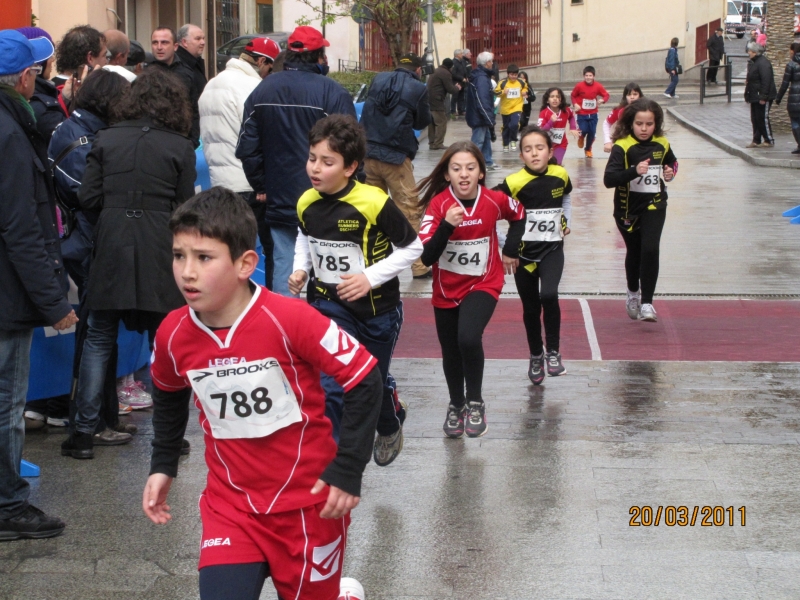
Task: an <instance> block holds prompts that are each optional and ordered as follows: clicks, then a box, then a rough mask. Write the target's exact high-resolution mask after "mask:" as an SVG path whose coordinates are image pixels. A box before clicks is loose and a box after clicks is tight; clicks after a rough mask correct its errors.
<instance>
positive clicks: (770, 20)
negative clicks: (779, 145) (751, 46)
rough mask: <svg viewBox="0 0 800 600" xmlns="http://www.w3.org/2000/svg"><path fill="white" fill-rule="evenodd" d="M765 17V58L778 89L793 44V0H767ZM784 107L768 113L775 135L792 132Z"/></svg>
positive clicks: (785, 99)
mask: <svg viewBox="0 0 800 600" xmlns="http://www.w3.org/2000/svg"><path fill="white" fill-rule="evenodd" d="M768 11H769V12H768V17H767V26H768V29H767V31H766V32H765V33H766V34H767V51H766V53H765V54H766V56H767V58H768V59H769V61H770V62H771V63H772V69H773V70H774V72H775V84H776V85H777V86H778V88H780V86H781V82H782V81H783V71H784V67H785V66H786V63H787V62H788V61H789V46H790V45H791V43H792V42H794V0H769V9H768ZM787 101H788V99H787V98H786V97H784V99H783V102H784V106H778V107H776V108H777V110H773V111H772V112H770V122H771V123H772V128H773V130H775V132H776V133H789V132H790V131H791V130H792V125H791V121H790V120H789V113H787V112H786V108H785V106H786V105H785V103H786V102H787Z"/></svg>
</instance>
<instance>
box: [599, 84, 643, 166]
mask: <svg viewBox="0 0 800 600" xmlns="http://www.w3.org/2000/svg"><path fill="white" fill-rule="evenodd" d="M642 96H643V94H642V88H640V87H639V84H638V83H633V82H631V83H629V84H628V85H626V86H625V89H624V90H622V100H620V102H619V105H617V107H616V108H615V109H614V110H612V111H611V114H610V115H608V116H607V117H606V120H605V121H603V151H604V152H611V148H612V147H613V146H614V142H612V141H611V132H612V131H613V130H614V125H616V124H617V121H619V118H620V117H621V116H622V111H623V110H625V107H626V106H628V104H630V103H631V102H635V101H636V100H638V99H639V98H641V97H642Z"/></svg>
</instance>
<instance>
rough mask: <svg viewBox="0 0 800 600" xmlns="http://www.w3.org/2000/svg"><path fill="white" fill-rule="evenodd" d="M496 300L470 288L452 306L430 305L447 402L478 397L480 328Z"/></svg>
mask: <svg viewBox="0 0 800 600" xmlns="http://www.w3.org/2000/svg"><path fill="white" fill-rule="evenodd" d="M496 306H497V300H495V299H494V297H493V296H492V295H491V294H489V293H487V292H472V293H470V294H467V297H466V298H464V300H463V301H462V302H461V304H460V305H459V306H457V307H456V308H435V307H434V309H433V314H434V317H435V318H436V333H437V334H438V336H439V344H441V346H442V366H443V368H444V378H445V379H446V380H447V389H448V390H449V391H450V404H452V405H453V406H457V407H461V406H464V402H465V400H464V384H465V383H466V387H467V396H466V401H476V402H477V401H480V400H481V399H482V395H481V388H482V386H483V330H484V329H486V326H487V325H488V324H489V319H491V318H492V314H493V313H494V309H495V307H496Z"/></svg>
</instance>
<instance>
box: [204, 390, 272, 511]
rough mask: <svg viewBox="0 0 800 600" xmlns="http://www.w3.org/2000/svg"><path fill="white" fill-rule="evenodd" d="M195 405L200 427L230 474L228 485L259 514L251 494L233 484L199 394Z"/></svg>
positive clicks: (229, 471) (228, 471)
mask: <svg viewBox="0 0 800 600" xmlns="http://www.w3.org/2000/svg"><path fill="white" fill-rule="evenodd" d="M194 405H195V406H196V407H197V408H198V409H199V410H200V414H201V415H202V416H203V420H202V421H201V422H200V427H201V428H202V429H203V433H205V434H206V435H207V436H208V439H210V440H212V441H213V443H214V452H215V453H216V455H217V458H218V459H219V462H220V463H221V464H222V466H223V467H225V472H226V473H227V474H228V483H230V484H231V487H233V488H235V489H237V490H239V491H240V492H242V493H243V494H244V495H245V497H246V498H247V503H248V504H249V505H250V508H252V509H253V512H254V513H256V514H258V509H256V507H255V506H254V505H253V501H252V500H251V499H250V494H248V493H247V492H245V491H244V490H243V489H242V488H240V487H239V486H238V485H236V484H235V483H233V480H232V479H231V470H230V469H229V468H228V465H226V464H225V461H224V460H222V456H221V455H220V453H219V448H217V440H216V438H214V436H213V435H212V434H211V430H210V429H208V428H207V427H206V425H208V417H206V414H205V412H203V408H202V406H200V400H199V399H198V398H197V394H195V397H194Z"/></svg>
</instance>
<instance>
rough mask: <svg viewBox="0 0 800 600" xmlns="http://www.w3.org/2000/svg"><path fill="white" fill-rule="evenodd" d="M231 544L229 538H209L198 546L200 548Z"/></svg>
mask: <svg viewBox="0 0 800 600" xmlns="http://www.w3.org/2000/svg"><path fill="white" fill-rule="evenodd" d="M230 545H231V538H210V539H207V540H203V545H202V546H200V549H201V550H202V549H203V548H210V547H211V546H230Z"/></svg>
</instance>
